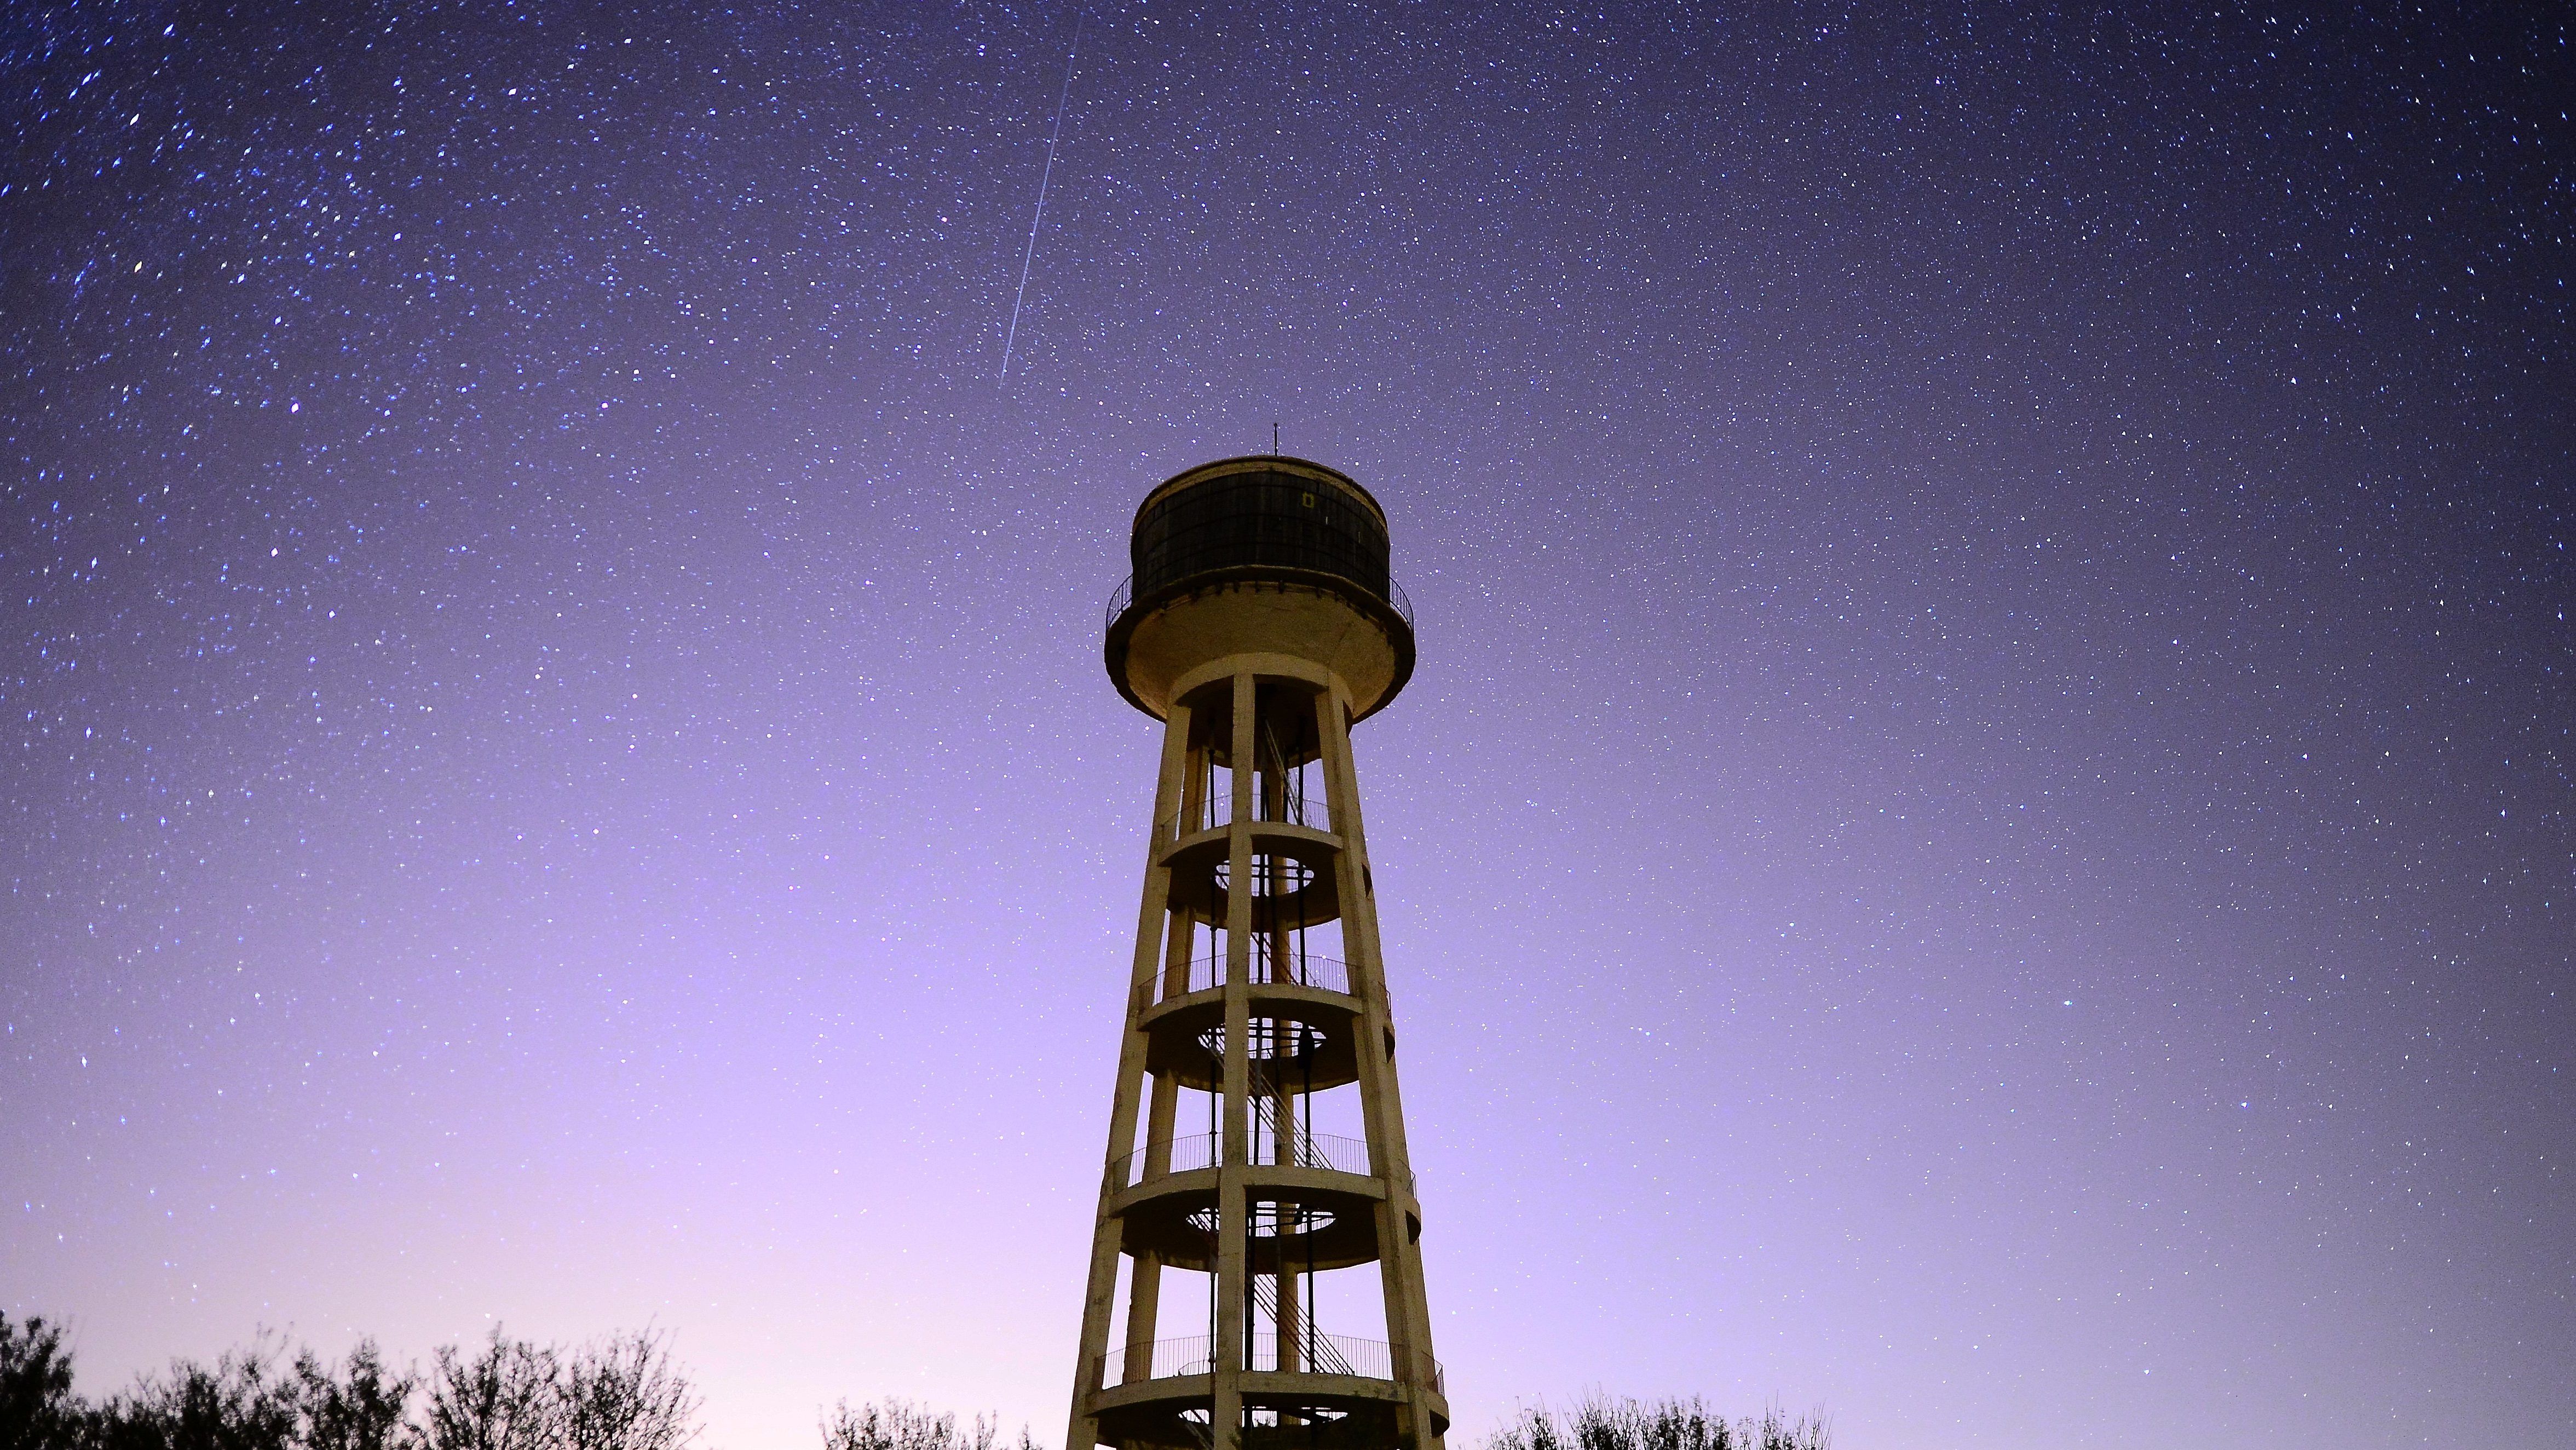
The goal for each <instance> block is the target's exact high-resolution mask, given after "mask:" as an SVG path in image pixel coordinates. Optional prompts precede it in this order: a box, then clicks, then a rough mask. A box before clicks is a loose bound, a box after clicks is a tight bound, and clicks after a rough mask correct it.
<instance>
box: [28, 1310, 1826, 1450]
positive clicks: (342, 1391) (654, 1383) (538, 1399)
mask: <svg viewBox="0 0 2576 1450" xmlns="http://www.w3.org/2000/svg"><path fill="white" fill-rule="evenodd" d="M699 1404H700V1402H699V1399H698V1396H697V1393H696V1391H695V1390H693V1389H691V1388H690V1386H689V1382H688V1379H687V1377H686V1376H685V1375H684V1374H683V1373H682V1372H681V1371H680V1369H679V1368H678V1367H677V1366H676V1365H674V1364H673V1363H672V1360H671V1354H670V1348H669V1340H668V1337H667V1336H665V1335H659V1334H654V1333H652V1332H649V1331H647V1332H644V1333H637V1334H617V1335H612V1336H610V1337H609V1338H607V1339H605V1340H601V1341H598V1342H596V1343H592V1344H586V1345H580V1346H576V1347H574V1348H570V1349H565V1348H561V1347H558V1346H554V1345H539V1344H534V1343H531V1342H529V1341H527V1340H523V1339H512V1338H510V1337H509V1336H508V1335H506V1334H504V1333H503V1332H502V1331H501V1330H499V1329H497V1328H496V1329H494V1330H493V1331H492V1333H491V1335H490V1336H489V1337H488V1338H486V1339H485V1340H484V1341H483V1342H482V1343H481V1344H479V1345H477V1346H475V1347H473V1348H472V1349H459V1348H457V1347H455V1346H453V1345H449V1346H444V1347H442V1348H440V1349H439V1350H438V1352H437V1353H436V1354H435V1355H434V1356H432V1358H431V1362H430V1367H429V1369H428V1371H427V1372H426V1373H423V1372H421V1371H419V1370H417V1369H410V1368H406V1369H402V1370H396V1369H393V1368H391V1367H390V1366H388V1365H387V1364H386V1363H385V1361H384V1356H383V1354H382V1353H381V1352H380V1351H378V1349H377V1348H376V1345H375V1343H374V1342H373V1341H371V1340H368V1341H361V1342H360V1343H359V1345H358V1347H357V1348H356V1349H353V1350H351V1351H350V1352H349V1354H348V1356H347V1357H346V1358H344V1359H341V1360H339V1361H338V1362H336V1363H333V1362H330V1361H326V1360H324V1359H322V1358H321V1357H320V1356H318V1355H316V1354H315V1353H314V1352H313V1351H312V1350H310V1349H298V1350H296V1351H295V1352H294V1353H292V1354H289V1353H288V1352H287V1350H286V1349H285V1347H284V1346H283V1345H282V1344H280V1343H278V1342H275V1341H273V1340H270V1339H268V1338H265V1337H263V1338H262V1339H260V1340H258V1341H255V1342H254V1343H253V1344H252V1345H251V1347H250V1348H248V1349H239V1350H234V1351H231V1352H229V1353H227V1354H224V1355H222V1356H220V1357H218V1358H217V1359H216V1360H215V1362H214V1363H213V1364H203V1363H199V1362H197V1361H194V1360H187V1359H180V1360H174V1361H172V1362H171V1365H170V1368H169V1369H168V1371H166V1372H165V1373H162V1374H158V1375H145V1376H143V1377H142V1378H140V1379H138V1380H137V1381H135V1383H134V1385H133V1387H132V1388H130V1389H127V1390H125V1391H123V1392H121V1393H119V1394H115V1395H111V1396H109V1397H108V1398H106V1399H104V1400H101V1401H98V1402H97V1403H91V1402H90V1401H87V1400H84V1399H82V1398H81V1397H80V1396H79V1395H78V1394H77V1393H75V1392H74V1390H73V1388H72V1357H71V1352H70V1351H69V1350H68V1349H66V1348H65V1347H64V1345H63V1336H62V1330H61V1328H60V1327H59V1326H57V1325H53V1324H48V1323H46V1322H45V1321H44V1320H42V1319H36V1318H30V1319H25V1320H21V1321H17V1322H15V1323H13V1322H11V1320H10V1318H9V1316H8V1315H6V1314H0V1450H687V1447H690V1446H692V1445H694V1444H696V1442H697V1441H698V1440H699V1438H700V1436H701V1433H702V1427H701V1426H700V1424H699V1420H698V1410H699ZM820 1428H821V1430H822V1438H823V1450H1004V1446H1003V1442H1002V1439H1001V1433H1000V1429H999V1427H998V1426H997V1425H996V1424H995V1422H993V1421H992V1420H989V1419H986V1418H984V1417H982V1416H978V1417H976V1418H975V1419H974V1420H971V1421H969V1422H967V1423H965V1424H963V1425H961V1424H959V1423H958V1420H957V1417H956V1416H955V1415H950V1414H941V1413H934V1412H932V1411H930V1410H927V1409H923V1408H920V1407H918V1406H915V1405H912V1404H909V1403H907V1402H905V1401H902V1400H895V1399H889V1400H883V1401H880V1402H877V1403H875V1404H869V1405H862V1406H860V1407H859V1408H857V1409H855V1410H854V1409H852V1408H850V1405H849V1402H848V1401H846V1400H845V1401H843V1402H841V1403H840V1404H839V1405H838V1406H835V1407H834V1408H833V1410H832V1412H831V1413H830V1414H828V1415H826V1416H824V1417H823V1421H822V1424H821V1427H820ZM1830 1445H1831V1441H1830V1439H1829V1437H1828V1435H1827V1431H1826V1426H1825V1423H1824V1421H1823V1420H1822V1419H1821V1418H1814V1419H1806V1418H1801V1419H1797V1420H1788V1419H1784V1418H1783V1417H1782V1416H1781V1414H1780V1413H1779V1411H1777V1410H1773V1411H1770V1412H1768V1413H1766V1414H1764V1415H1763V1416H1761V1417H1760V1418H1758V1419H1742V1420H1734V1421H1729V1420H1727V1419H1725V1418H1723V1417H1722V1416H1718V1415H1714V1414H1711V1413H1710V1412H1709V1410H1708V1409H1707V1407H1706V1406H1704V1405H1702V1404H1701V1403H1700V1402H1699V1401H1698V1400H1695V1399H1693V1400H1677V1399H1676V1400H1661V1401H1655V1402H1652V1403H1648V1402H1641V1401H1637V1400H1620V1399H1610V1398H1607V1397H1605V1396H1602V1395H1599V1394H1595V1395H1593V1396H1591V1397H1590V1398H1587V1399H1585V1400H1583V1401H1581V1402H1580V1403H1578V1404H1577V1405H1575V1407H1574V1408H1573V1409H1572V1410H1571V1411H1569V1412H1567V1413H1566V1414H1564V1415H1562V1416H1560V1415H1557V1414H1555V1413H1553V1412H1551V1411H1549V1410H1548V1409H1547V1408H1546V1407H1545V1406H1544V1405H1541V1406H1539V1407H1537V1408H1532V1409H1524V1410H1522V1411H1521V1412H1520V1415H1519V1417H1518V1418H1517V1419H1515V1420H1513V1421H1512V1422H1511V1423H1510V1424H1508V1425H1505V1426H1504V1427H1503V1428H1502V1429H1500V1430H1498V1431H1496V1432H1494V1434H1493V1435H1491V1436H1490V1437H1488V1438H1487V1440H1486V1442H1485V1450H1830ZM1009 1450H1038V1447H1037V1444H1036V1442H1035V1441H1033V1440H1032V1439H1030V1437H1029V1432H1028V1430H1027V1428H1026V1427H1025V1426H1024V1427H1022V1428H1021V1430H1020V1434H1019V1439H1018V1441H1017V1443H1016V1444H1015V1445H1012V1446H1010V1447H1009Z"/></svg>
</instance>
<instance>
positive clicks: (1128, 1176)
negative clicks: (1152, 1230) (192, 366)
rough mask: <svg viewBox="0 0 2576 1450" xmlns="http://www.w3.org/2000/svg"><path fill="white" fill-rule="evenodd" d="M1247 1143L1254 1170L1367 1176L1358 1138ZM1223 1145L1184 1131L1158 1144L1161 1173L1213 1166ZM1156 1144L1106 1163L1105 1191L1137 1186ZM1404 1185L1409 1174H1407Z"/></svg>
mask: <svg viewBox="0 0 2576 1450" xmlns="http://www.w3.org/2000/svg"><path fill="white" fill-rule="evenodd" d="M1254 1137H1255V1139H1256V1141H1255V1142H1254V1143H1253V1145H1252V1161H1253V1163H1254V1165H1256V1166H1259V1167H1274V1166H1281V1165H1285V1166H1287V1167H1291V1168H1328V1169H1331V1170H1332V1171H1333V1172H1335V1173H1356V1174H1358V1175H1359V1176H1361V1177H1363V1178H1366V1177H1368V1176H1369V1149H1368V1144H1367V1143H1366V1142H1364V1141H1362V1140H1361V1139H1358V1138H1345V1137H1342V1136H1341V1135H1340V1134H1337V1133H1309V1132H1305V1131H1303V1130H1300V1131H1298V1132H1296V1133H1294V1134H1291V1135H1289V1136H1287V1137H1284V1138H1283V1137H1280V1136H1279V1135H1277V1134H1276V1133H1268V1132H1265V1133H1257V1134H1255V1135H1254ZM1223 1143H1224V1136H1223V1135H1222V1134H1218V1133H1189V1134H1184V1135H1182V1136H1180V1137H1176V1138H1172V1139H1170V1140H1168V1142H1167V1143H1166V1144H1164V1145H1160V1146H1167V1147H1169V1149H1170V1150H1171V1160H1170V1166H1169V1167H1167V1168H1165V1169H1164V1170H1163V1171H1164V1172H1165V1173H1192V1172H1196V1171H1197V1170H1199V1169H1202V1168H1213V1167H1215V1166H1217V1155H1218V1153H1219V1152H1220V1151H1221V1147H1222V1144H1223ZM1157 1146H1158V1145H1156V1144H1152V1143H1148V1144H1146V1145H1145V1146H1144V1147H1142V1148H1139V1149H1137V1150H1136V1151H1135V1152H1133V1153H1130V1154H1127V1155H1126V1156H1125V1157H1123V1158H1119V1159H1117V1160H1115V1161H1114V1162H1112V1163H1111V1164H1110V1165H1109V1187H1110V1190H1111V1191H1112V1192H1115V1191H1117V1190H1118V1189H1121V1188H1126V1187H1129V1186H1131V1185H1133V1184H1135V1183H1138V1182H1141V1181H1143V1179H1144V1174H1145V1161H1146V1159H1147V1157H1148V1156H1150V1155H1151V1154H1152V1153H1153V1151H1154V1149H1155V1148H1156V1147H1157ZM1405 1181H1406V1183H1407V1185H1408V1186H1410V1184H1411V1182H1412V1175H1410V1174H1407V1175H1406V1178H1405Z"/></svg>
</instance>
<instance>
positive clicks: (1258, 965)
mask: <svg viewBox="0 0 2576 1450" xmlns="http://www.w3.org/2000/svg"><path fill="white" fill-rule="evenodd" d="M1255 940H1256V942H1257V941H1258V940H1259V939H1258V938H1255ZM1252 980H1253V983H1254V984H1255V985H1257V986H1268V985H1270V984H1273V983H1286V984H1289V985H1293V986H1299V987H1314V988H1317V989H1318V990H1321V991H1326V992H1339V993H1341V994H1343V995H1344V996H1349V995H1350V994H1351V969H1350V968H1349V967H1346V966H1344V965H1343V964H1342V963H1340V962H1338V961H1336V960H1334V959H1333V958H1331V957H1312V956H1296V955H1288V956H1281V957H1277V958H1273V957H1271V956H1270V955H1268V954H1267V953H1262V952H1256V953H1254V955H1253V959H1252ZM1225 982H1226V974H1225V954H1224V953H1223V952H1210V953H1209V954H1208V955H1206V956H1203V957H1193V958H1191V959H1190V962H1189V964H1188V966H1187V967H1185V968H1184V969H1183V970H1181V971H1178V972H1172V971H1160V972H1157V973H1155V975H1154V1000H1155V1001H1157V1002H1164V1001H1169V1000H1170V999H1172V998H1174V997H1186V996H1188V995H1189V994H1190V993H1192V992H1207V991H1213V990H1214V989H1216V988H1218V987H1222V986H1224V985H1225Z"/></svg>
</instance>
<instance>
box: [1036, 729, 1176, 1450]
mask: <svg viewBox="0 0 2576 1450" xmlns="http://www.w3.org/2000/svg"><path fill="white" fill-rule="evenodd" d="M1189 738H1190V711H1189V707H1188V706H1186V705H1176V706H1174V707H1173V709H1172V713H1171V715H1170V717H1169V718H1168V719H1167V720H1166V721H1165V722H1164V726H1163V764H1162V770H1161V772H1160V774H1159V775H1158V777H1157V779H1156V783H1155V787H1154V814H1153V817H1152V819H1153V820H1154V821H1156V822H1160V821H1161V820H1163V818H1165V817H1166V816H1169V815H1171V814H1173V812H1174V811H1175V810H1177V809H1178V807H1179V804H1180V798H1181V777H1182V767H1183V765H1184V763H1185V762H1186V761H1187V759H1188V755H1189ZM1146 837H1147V845H1146V848H1145V888H1144V892H1143V898H1142V900H1140V901H1139V902H1138V903H1137V908H1136V951H1135V956H1134V959H1133V963H1132V967H1131V969H1130V971H1129V972H1128V975H1127V981H1128V991H1127V1027H1126V1031H1125V1032H1124V1033H1123V1034H1122V1035H1121V1037H1120V1039H1119V1048H1118V1083H1117V1089H1116V1092H1115V1094H1114V1095H1113V1097H1112V1099H1111V1103H1110V1110H1109V1148H1108V1152H1107V1153H1106V1155H1104V1157H1103V1160H1102V1163H1101V1176H1100V1178H1101V1181H1100V1208H1099V1210H1098V1213H1097V1214H1096V1215H1095V1217H1094V1219H1093V1223H1092V1234H1091V1274H1090V1278H1089V1280H1088V1283H1087V1285H1086V1287H1085V1290H1084V1294H1083V1301H1082V1347H1081V1350H1080V1352H1079V1354H1078V1355H1077V1357H1076V1362H1075V1364H1074V1371H1073V1376H1074V1377H1073V1413H1072V1416H1071V1420H1070V1423H1069V1424H1068V1425H1067V1427H1066V1429H1065V1439H1064V1443H1065V1447H1066V1450H1091V1447H1092V1446H1093V1445H1095V1444H1097V1443H1098V1442H1099V1428H1100V1426H1099V1421H1098V1419H1097V1418H1096V1417H1095V1416H1094V1415H1093V1414H1092V1413H1091V1398H1092V1396H1093V1394H1095V1393H1096V1392H1097V1391H1098V1390H1099V1389H1100V1380H1101V1368H1102V1364H1101V1361H1102V1360H1103V1359H1104V1358H1105V1357H1106V1355H1107V1352H1108V1348H1109V1319H1110V1312H1111V1309H1112V1307H1113V1302H1114V1299H1115V1296H1116V1294H1117V1290H1118V1254H1119V1240H1120V1225H1119V1222H1118V1217H1117V1215H1116V1214H1114V1213H1112V1212H1111V1211H1110V1207H1109V1205H1110V1199H1111V1198H1112V1196H1113V1195H1115V1194H1116V1193H1117V1192H1118V1190H1119V1189H1120V1188H1122V1187H1124V1186H1125V1185H1124V1184H1123V1183H1120V1182H1119V1181H1118V1179H1119V1178H1121V1177H1122V1176H1123V1174H1122V1172H1121V1171H1120V1170H1121V1169H1122V1168H1123V1166H1124V1161H1125V1159H1126V1158H1127V1156H1128V1155H1129V1154H1130V1153H1132V1152H1134V1151H1135V1145H1136V1110H1137V1100H1138V1098H1139V1097H1140V1096H1141V1093H1140V1089H1141V1088H1142V1087H1143V1085H1144V1076H1145V1045H1146V1044H1145V1033H1144V1030H1143V1028H1142V1026H1141V1023H1140V1018H1141V1017H1142V1015H1143V1013H1144V1010H1145V1008H1146V1007H1147V1006H1149V1005H1150V1004H1151V1001H1152V997H1153V978H1154V971H1155V968H1156V967H1157V966H1158V965H1160V957H1161V955H1162V948H1163V929H1164V921H1165V919H1166V918H1167V917H1168V916H1169V915H1170V912H1171V902H1172V873H1171V871H1170V869H1169V868H1167V867H1165V866H1164V865H1162V864H1161V859H1162V853H1163V840H1162V833H1161V832H1160V831H1159V830H1150V829H1149V830H1148V831H1147V832H1146Z"/></svg>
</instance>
